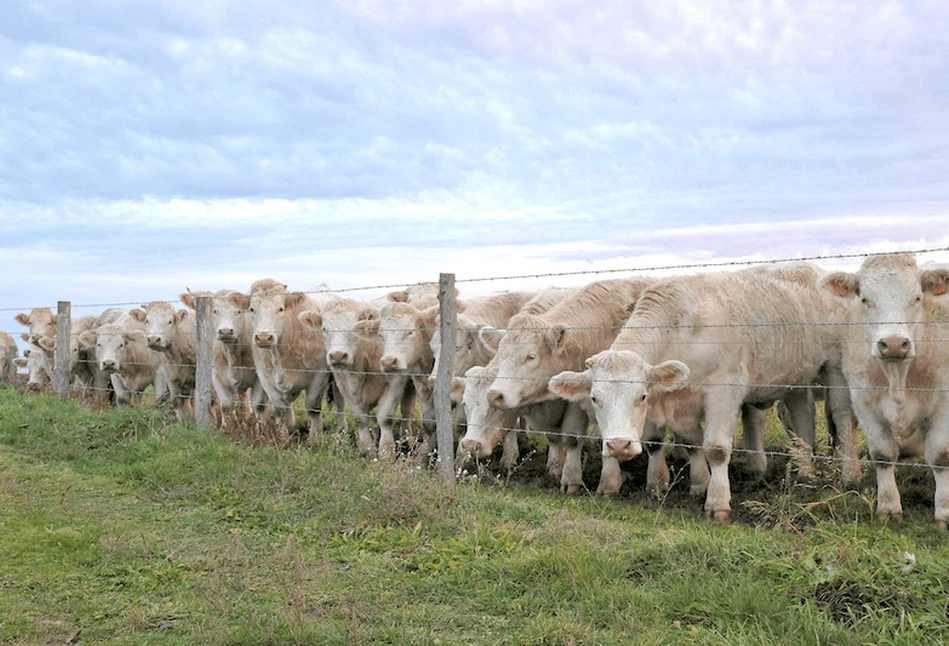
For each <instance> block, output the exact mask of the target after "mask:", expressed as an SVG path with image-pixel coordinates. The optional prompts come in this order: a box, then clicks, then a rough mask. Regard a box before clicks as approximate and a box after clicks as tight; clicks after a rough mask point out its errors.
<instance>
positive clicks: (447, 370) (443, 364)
mask: <svg viewBox="0 0 949 646" xmlns="http://www.w3.org/2000/svg"><path fill="white" fill-rule="evenodd" d="M456 307H457V306H456V304H455V275H454V274H439V277H438V312H439V316H440V317H441V335H442V336H441V348H440V354H439V355H438V372H437V373H436V374H435V433H436V437H437V439H438V461H437V465H438V476H439V478H440V479H441V481H442V484H444V485H445V486H446V487H448V488H449V489H454V487H455V433H454V430H453V429H452V423H451V376H452V373H453V372H454V368H455V318H456V314H457V309H456Z"/></svg>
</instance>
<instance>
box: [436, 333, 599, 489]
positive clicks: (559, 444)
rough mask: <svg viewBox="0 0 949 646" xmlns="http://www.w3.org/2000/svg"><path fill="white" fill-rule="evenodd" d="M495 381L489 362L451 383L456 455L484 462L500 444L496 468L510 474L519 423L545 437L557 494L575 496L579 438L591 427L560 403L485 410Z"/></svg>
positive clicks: (578, 411)
mask: <svg viewBox="0 0 949 646" xmlns="http://www.w3.org/2000/svg"><path fill="white" fill-rule="evenodd" d="M512 320H513V321H516V320H517V318H516V317H515V318H514V319H512ZM496 376H497V364H496V362H494V361H492V362H491V363H489V364H488V365H487V366H474V367H472V368H469V369H468V372H466V373H465V376H464V378H463V379H462V378H459V377H456V378H455V379H454V380H453V382H452V389H453V390H457V389H458V388H461V389H462V390H463V395H462V401H463V402H464V406H465V412H466V426H465V436H464V437H463V438H462V439H461V442H460V443H459V446H460V448H461V450H460V451H459V454H460V455H468V456H473V457H478V458H484V457H488V456H490V455H491V453H492V452H493V451H494V448H495V447H496V446H497V445H498V444H499V443H501V442H502V441H503V442H504V454H503V456H502V458H501V465H502V466H503V467H504V468H507V469H511V468H513V466H514V464H515V462H516V460H517V441H516V434H515V433H512V432H511V431H512V430H513V429H516V428H518V426H519V425H520V424H521V423H522V422H523V423H524V424H525V425H526V426H527V427H528V429H530V430H531V431H535V432H538V433H544V434H545V435H546V436H547V439H548V442H549V450H548V453H547V472H548V473H550V475H552V476H553V477H555V478H556V479H557V480H558V481H559V482H560V489H561V491H563V492H564V493H568V494H576V493H579V492H580V491H581V490H582V488H583V463H582V456H583V437H584V436H586V435H587V428H588V427H589V424H590V421H589V418H588V417H587V414H586V412H585V411H584V410H583V409H582V408H581V407H580V406H579V405H578V404H576V403H573V402H567V401H565V400H563V399H560V398H557V399H552V400H548V401H542V402H538V403H536V404H530V405H527V406H522V407H519V408H514V409H503V410H502V409H499V408H494V407H492V406H490V405H489V404H488V397H487V393H488V388H490V386H491V384H492V383H493V382H494V379H495V377H496Z"/></svg>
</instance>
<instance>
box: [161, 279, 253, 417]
mask: <svg viewBox="0 0 949 646" xmlns="http://www.w3.org/2000/svg"><path fill="white" fill-rule="evenodd" d="M202 296H204V297H208V298H211V299H212V302H211V319H212V321H211V327H212V329H213V330H214V341H213V346H214V347H213V358H212V363H213V369H212V372H211V383H212V386H213V387H214V393H215V394H216V395H217V398H218V402H219V404H220V406H221V410H222V411H223V412H224V413H225V414H232V413H233V411H234V408H235V405H236V404H237V402H242V403H243V404H244V405H245V406H248V405H249V408H248V409H247V410H245V412H246V413H247V414H250V413H251V412H254V413H257V414H258V415H260V414H261V413H263V410H264V408H265V407H266V403H267V402H266V399H267V395H266V393H265V392H264V388H263V386H262V385H261V383H260V378H259V377H258V376H257V369H256V367H255V366H254V353H253V350H252V347H253V342H254V328H253V320H252V319H251V315H250V312H249V311H248V307H249V305H250V297H249V296H247V295H245V294H242V293H240V292H238V291H235V290H232V289H222V290H219V291H217V292H216V293H213V294H212V293H211V292H209V291H191V290H190V289H188V291H186V292H184V293H183V294H181V295H180V296H179V298H180V299H181V302H182V303H184V305H185V306H186V307H188V308H189V309H192V310H194V309H195V307H196V301H195V299H196V298H199V297H202ZM235 302H237V303H240V304H241V307H236V306H235V305H234V303H235ZM248 391H250V402H249V404H248V402H247V400H246V394H247V392H248Z"/></svg>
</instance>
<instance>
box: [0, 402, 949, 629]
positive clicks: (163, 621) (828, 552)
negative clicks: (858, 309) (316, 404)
mask: <svg viewBox="0 0 949 646" xmlns="http://www.w3.org/2000/svg"><path fill="white" fill-rule="evenodd" d="M336 444H338V442H335V441H333V440H332V439H328V440H326V441H325V443H324V445H318V446H310V447H293V448H284V449H278V448H275V447H263V448H261V447H252V446H250V445H247V444H241V443H235V442H232V441H230V440H228V439H226V438H223V437H221V436H219V435H218V434H217V433H215V432H209V431H204V430H201V429H197V428H195V427H194V426H192V425H187V424H170V423H168V422H166V421H165V419H164V418H163V417H161V416H160V415H159V414H157V413H156V412H154V411H151V410H148V409H132V408H126V409H121V410H112V411H106V412H101V413H94V412H90V411H85V410H81V409H78V408H76V407H75V406H74V405H73V404H71V403H68V402H67V403H64V402H60V401H58V400H56V399H55V398H53V397H49V396H35V395H30V394H26V393H22V392H19V391H14V390H10V389H6V388H0V642H2V643H63V642H64V641H66V640H67V639H68V638H69V637H70V636H72V635H74V634H75V633H76V632H77V631H80V630H81V635H80V638H81V640H82V643H116V644H119V643H134V644H151V643H154V644H165V643H167V644H193V643H210V644H239V643H247V644H268V643H269V644H284V643H327V644H335V643H340V644H344V643H346V644H363V643H422V644H436V643H439V644H468V643H488V644H571V643H575V644H614V643H615V644H619V643H626V644H628V643H649V644H654V643H675V644H716V643H720V644H726V643H727V644H742V643H748V644H764V643H773V644H808V643H811V644H828V643H835V644H851V643H852V644H864V643H875V644H878V643H905V644H922V643H934V644H935V643H945V642H946V640H947V638H949V617H947V602H949V577H947V574H949V548H947V547H946V546H945V545H946V539H945V537H944V536H943V535H940V534H938V533H937V532H936V531H935V528H934V526H933V523H932V522H931V521H930V520H929V516H928V514H931V509H930V510H929V511H928V512H927V511H926V510H925V509H921V510H918V511H914V513H911V514H909V520H908V521H907V522H906V523H905V524H903V525H902V526H893V525H889V526H888V525H885V524H883V523H880V522H878V521H868V520H861V521H860V522H853V521H852V520H851V519H852V518H854V517H855V516H861V517H865V516H866V512H867V510H868V509H869V504H871V503H872V500H869V494H868V493H866V492H863V493H860V492H858V493H854V494H845V493H841V492H837V491H836V490H834V489H833V488H828V487H825V488H823V489H818V488H813V489H810V488H802V487H791V486H790V485H781V484H779V485H777V486H776V487H772V489H771V490H770V491H769V493H768V495H767V497H765V496H762V497H761V499H760V500H759V501H758V502H757V503H755V505H757V506H758V507H759V508H758V509H757V510H756V513H759V514H760V515H761V516H762V517H763V518H767V519H768V521H769V522H768V525H769V526H772V525H773V526H774V528H773V529H766V528H765V526H764V525H759V526H757V527H754V526H749V525H745V524H733V525H718V524H714V523H710V522H707V521H704V520H702V519H701V518H700V517H699V514H698V512H697V509H698V506H697V504H694V505H692V506H691V507H690V506H685V507H683V508H681V509H680V508H670V507H669V506H668V505H665V502H664V501H657V500H655V499H653V500H652V501H651V502H650V501H649V500H645V499H639V500H635V501H633V502H631V501H630V500H629V499H628V498H626V499H621V500H619V501H614V502H609V501H603V500H597V499H595V498H591V497H583V498H566V497H563V496H560V495H558V494H555V493H553V492H551V491H549V490H540V489H537V488H533V487H523V486H518V485H507V486H503V485H502V486H493V485H492V486H489V485H477V484H465V485H463V486H461V487H459V488H458V489H457V490H456V491H455V492H454V493H448V492H445V491H443V490H442V489H441V488H440V487H439V486H438V485H437V483H436V482H435V480H434V478H433V476H432V474H430V473H428V472H422V471H417V470H415V469H413V468H411V467H410V466H408V465H406V464H404V463H399V464H396V465H384V464H379V463H369V462H366V461H363V460H360V459H359V458H357V457H355V456H354V455H353V453H352V452H350V451H348V450H343V451H340V450H339V449H338V448H334V446H331V445H336ZM929 480H930V485H929V487H931V478H930V479H929ZM868 482H869V480H868ZM677 486H681V487H685V488H687V483H683V484H682V485H677ZM924 487H925V485H924ZM867 491H871V492H872V487H870V488H869V489H868V490H867ZM928 492H929V496H930V498H931V495H932V490H931V488H930V489H928ZM808 501H813V502H816V504H813V505H810V506H807V502H808ZM755 505H748V508H754V507H755ZM930 505H931V503H930ZM833 519H836V521H837V522H834V521H833ZM789 530H790V531H789ZM904 552H910V553H912V554H914V555H915V558H916V564H915V567H914V568H913V569H912V570H911V571H909V572H904V567H905V566H906V565H907V560H906V558H905V556H904Z"/></svg>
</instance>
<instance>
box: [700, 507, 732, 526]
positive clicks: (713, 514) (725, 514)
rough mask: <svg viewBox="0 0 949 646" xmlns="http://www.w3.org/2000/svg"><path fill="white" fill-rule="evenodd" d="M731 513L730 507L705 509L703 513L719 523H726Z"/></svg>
mask: <svg viewBox="0 0 949 646" xmlns="http://www.w3.org/2000/svg"><path fill="white" fill-rule="evenodd" d="M731 513H732V512H731V509H718V510H716V511H706V512H705V515H706V516H707V517H708V518H711V519H712V520H715V521H718V522H720V523H727V522H728V519H729V517H730V516H731Z"/></svg>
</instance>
